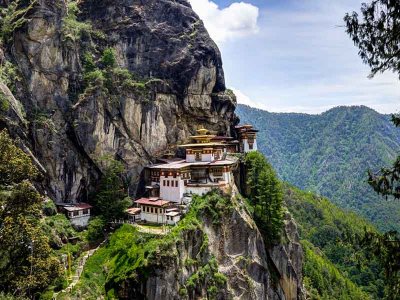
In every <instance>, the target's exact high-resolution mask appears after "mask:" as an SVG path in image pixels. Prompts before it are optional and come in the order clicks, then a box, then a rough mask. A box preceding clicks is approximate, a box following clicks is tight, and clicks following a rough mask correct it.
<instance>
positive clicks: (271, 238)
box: [245, 151, 283, 243]
mask: <svg viewBox="0 0 400 300" xmlns="http://www.w3.org/2000/svg"><path fill="white" fill-rule="evenodd" d="M245 164H246V172H247V174H246V175H247V176H246V178H247V182H246V187H247V188H246V196H247V197H248V198H249V202H250V203H251V205H252V207H253V209H254V220H255V221H256V224H257V226H258V227H259V229H260V231H261V232H262V233H263V234H264V236H265V237H266V238H267V243H274V242H277V241H279V240H280V236H281V232H282V228H283V207H282V203H283V192H282V186H281V183H280V181H279V180H278V177H277V175H276V173H275V171H274V170H273V169H272V167H271V165H270V164H269V163H268V161H267V159H266V158H265V156H264V155H262V154H261V153H260V152H257V151H252V152H250V153H248V154H246V158H245Z"/></svg>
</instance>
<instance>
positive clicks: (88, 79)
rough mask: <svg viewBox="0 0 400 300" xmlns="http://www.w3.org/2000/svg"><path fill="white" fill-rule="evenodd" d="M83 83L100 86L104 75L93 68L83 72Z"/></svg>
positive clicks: (103, 80)
mask: <svg viewBox="0 0 400 300" xmlns="http://www.w3.org/2000/svg"><path fill="white" fill-rule="evenodd" d="M83 79H84V81H85V85H87V86H90V87H102V86H103V84H104V82H105V77H104V74H103V72H102V71H100V70H99V69H95V70H94V71H90V72H88V73H85V74H84V77H83Z"/></svg>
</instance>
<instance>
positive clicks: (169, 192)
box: [160, 176, 185, 203]
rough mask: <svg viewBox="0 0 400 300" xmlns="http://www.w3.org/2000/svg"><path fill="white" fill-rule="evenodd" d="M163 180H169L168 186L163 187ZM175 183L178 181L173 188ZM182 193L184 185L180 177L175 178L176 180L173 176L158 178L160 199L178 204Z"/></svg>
mask: <svg viewBox="0 0 400 300" xmlns="http://www.w3.org/2000/svg"><path fill="white" fill-rule="evenodd" d="M164 180H165V181H167V180H169V186H167V185H166V186H164ZM176 181H178V186H177V187H176V186H175V182H176ZM171 183H173V186H171ZM184 192H185V184H184V181H183V180H182V179H181V176H176V178H174V177H173V176H169V177H165V176H161V177H160V198H162V199H164V200H167V201H173V202H176V203H180V202H181V199H182V197H183V193H184Z"/></svg>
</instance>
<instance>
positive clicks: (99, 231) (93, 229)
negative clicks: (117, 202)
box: [86, 217, 106, 243]
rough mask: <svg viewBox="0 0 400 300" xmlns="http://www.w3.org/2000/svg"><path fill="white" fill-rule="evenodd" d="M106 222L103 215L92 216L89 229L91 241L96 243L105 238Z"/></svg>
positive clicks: (88, 236) (88, 235)
mask: <svg viewBox="0 0 400 300" xmlns="http://www.w3.org/2000/svg"><path fill="white" fill-rule="evenodd" d="M105 226H106V222H105V221H104V220H103V219H102V218H101V217H95V218H92V219H91V220H90V221H89V226H88V230H87V233H86V234H87V235H86V237H87V240H88V241H89V242H90V243H96V242H99V241H101V240H103V239H104V228H105Z"/></svg>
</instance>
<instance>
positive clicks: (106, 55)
mask: <svg viewBox="0 0 400 300" xmlns="http://www.w3.org/2000/svg"><path fill="white" fill-rule="evenodd" d="M115 55H116V54H115V50H114V49H113V48H107V49H105V50H104V52H103V55H102V57H101V64H102V66H103V67H104V68H113V67H115V65H116V63H117V60H116V58H115Z"/></svg>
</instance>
